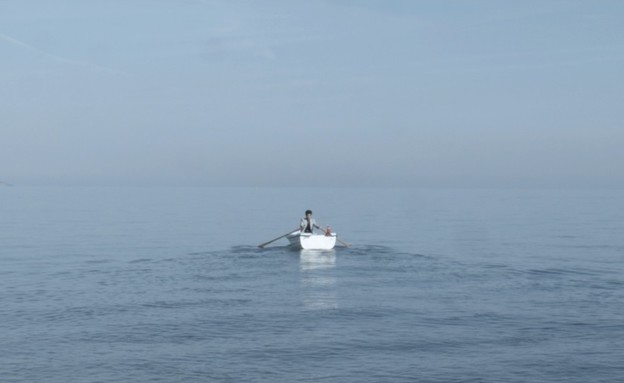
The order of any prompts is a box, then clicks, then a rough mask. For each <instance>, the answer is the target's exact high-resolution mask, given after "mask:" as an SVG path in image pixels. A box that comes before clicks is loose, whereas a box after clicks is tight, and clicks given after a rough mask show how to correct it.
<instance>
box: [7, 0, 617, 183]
mask: <svg viewBox="0 0 624 383" xmlns="http://www.w3.org/2000/svg"><path fill="white" fill-rule="evenodd" d="M622 105H624V2H622V1H599V0H597V1H589V0H586V1H574V0H564V1H502V0H501V1H483V0H475V1H468V0H466V1H444V0H435V1H434V0H432V1H419V0H413V1H407V0H406V1H392V0H389V1H388V0H386V1H381V0H380V1H366V0H351V1H346V0H343V1H339V0H336V1H329V0H327V1H319V0H316V1H312V0H309V1H293V0H283V1H236V0H231V1H225V0H224V1H217V0H215V1H212V0H205V1H201V0H178V1H173V0H172V1H164V0H150V1H146V0H145V1H131V0H125V1H119V0H112V1H111V0H108V1H84V0H73V1H70V0H56V1H30V0H0V142H1V143H2V147H1V150H0V181H6V182H11V183H14V184H37V185H39V184H41V185H48V184H50V185H64V184H67V185H109V184H110V185H152V184H157V185H227V186H232V185H250V186H288V185H292V186H302V185H309V186H360V185H362V186H457V187H493V186H501V187H524V186H527V187H534V186H538V187H539V186H545V187H560V186H564V187H567V186H573V187H586V186H608V187H624V107H623V106H622Z"/></svg>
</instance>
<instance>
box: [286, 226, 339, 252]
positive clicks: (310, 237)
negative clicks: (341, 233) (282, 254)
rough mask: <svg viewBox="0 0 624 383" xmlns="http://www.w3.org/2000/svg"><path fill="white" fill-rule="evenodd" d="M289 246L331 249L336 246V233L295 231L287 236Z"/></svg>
mask: <svg viewBox="0 0 624 383" xmlns="http://www.w3.org/2000/svg"><path fill="white" fill-rule="evenodd" d="M286 238H287V239H288V242H290V246H292V247H294V248H295V249H303V250H331V249H333V248H334V246H336V233H331V234H330V235H326V234H312V233H302V232H300V231H295V232H294V233H292V234H289V235H288V236H287V237H286Z"/></svg>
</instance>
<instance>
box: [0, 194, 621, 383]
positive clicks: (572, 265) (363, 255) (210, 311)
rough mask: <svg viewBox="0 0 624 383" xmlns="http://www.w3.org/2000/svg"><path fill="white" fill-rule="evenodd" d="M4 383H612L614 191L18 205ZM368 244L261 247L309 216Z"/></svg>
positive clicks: (102, 199) (617, 253) (9, 221)
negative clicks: (304, 248) (308, 248)
mask: <svg viewBox="0 0 624 383" xmlns="http://www.w3.org/2000/svg"><path fill="white" fill-rule="evenodd" d="M0 200H1V201H2V203H1V205H0V243H1V244H2V247H1V249H0V302H2V304H1V305H0V319H1V320H0V344H1V345H2V347H0V376H1V377H2V379H1V380H2V381H3V382H32V381H46V382H67V381H80V382H119V381H132V382H153V381H163V382H173V381H188V380H198V381H232V382H235V381H253V382H293V381H326V382H380V381H384V382H407V381H423V382H449V381H458V382H459V381H480V382H501V381H506V382H527V381H535V382H564V381H565V382H588V381H592V382H614V381H618V380H620V379H621V378H622V376H624V368H623V367H622V364H621V361H622V360H624V346H622V345H624V326H623V325H622V323H621V319H622V318H623V317H624V266H623V263H622V260H623V259H622V257H623V255H624V239H623V237H622V236H621V228H622V227H624V198H623V197H622V193H621V192H620V191H615V190H611V191H609V190H584V191H578V190H577V191H573V190H453V189H447V190H421V189H297V188H283V189H261V188H230V189H226V188H21V187H13V188H4V189H0ZM308 208H310V209H312V210H314V213H315V217H316V219H317V220H318V221H319V223H321V224H322V225H330V226H331V227H332V228H333V230H335V231H336V232H337V233H338V235H339V236H340V237H341V238H343V239H344V240H346V241H348V242H349V243H352V244H353V246H352V247H350V248H344V247H336V248H335V249H334V250H332V251H326V252H309V251H293V250H290V249H289V248H287V247H286V241H285V240H282V241H278V242H276V243H274V244H273V245H269V246H268V247H267V248H265V249H259V248H258V247H257V245H258V244H259V243H262V242H265V241H267V240H269V239H271V238H275V237H277V236H279V235H281V234H284V233H285V232H287V231H288V230H290V229H292V228H294V227H296V226H297V224H298V222H299V219H300V217H301V216H302V214H303V212H304V211H305V210H306V209H308Z"/></svg>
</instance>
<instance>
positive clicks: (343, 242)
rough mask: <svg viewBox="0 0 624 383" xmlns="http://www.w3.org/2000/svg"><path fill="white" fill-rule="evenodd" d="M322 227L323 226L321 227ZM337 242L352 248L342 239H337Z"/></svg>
mask: <svg viewBox="0 0 624 383" xmlns="http://www.w3.org/2000/svg"><path fill="white" fill-rule="evenodd" d="M319 226H322V225H319ZM325 227H328V226H325ZM336 241H338V242H340V243H342V244H343V245H344V246H345V247H351V245H349V244H348V243H346V242H345V241H343V240H341V239H340V238H338V237H336Z"/></svg>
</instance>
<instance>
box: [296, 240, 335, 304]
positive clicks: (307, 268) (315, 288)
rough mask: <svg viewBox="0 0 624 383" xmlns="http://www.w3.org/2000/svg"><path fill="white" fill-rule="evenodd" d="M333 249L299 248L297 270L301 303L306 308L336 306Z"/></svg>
mask: <svg viewBox="0 0 624 383" xmlns="http://www.w3.org/2000/svg"><path fill="white" fill-rule="evenodd" d="M335 267H336V251H335V250H324V251H319V250H301V252H300V255H299V270H300V276H301V291H302V298H303V304H304V306H305V307H306V308H309V309H315V310H326V309H336V308H338V301H337V299H336V277H335V275H334V268H335Z"/></svg>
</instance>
